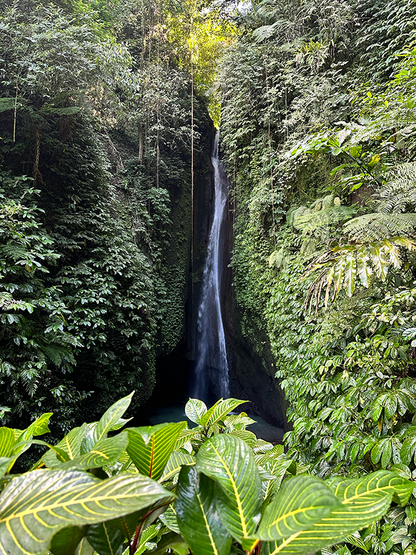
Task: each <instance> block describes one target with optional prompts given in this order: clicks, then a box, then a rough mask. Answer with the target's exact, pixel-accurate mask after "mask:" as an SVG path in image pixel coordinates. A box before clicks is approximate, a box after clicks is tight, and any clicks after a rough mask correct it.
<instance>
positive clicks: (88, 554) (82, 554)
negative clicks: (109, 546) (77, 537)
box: [75, 538, 94, 555]
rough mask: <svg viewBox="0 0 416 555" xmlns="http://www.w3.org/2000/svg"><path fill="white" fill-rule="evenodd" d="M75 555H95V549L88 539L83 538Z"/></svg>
mask: <svg viewBox="0 0 416 555" xmlns="http://www.w3.org/2000/svg"><path fill="white" fill-rule="evenodd" d="M75 555H94V548H93V547H92V545H91V544H90V542H89V541H88V540H87V538H83V539H82V540H81V541H80V543H79V545H78V547H77V548H76V550H75Z"/></svg>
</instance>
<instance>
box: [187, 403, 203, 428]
mask: <svg viewBox="0 0 416 555" xmlns="http://www.w3.org/2000/svg"><path fill="white" fill-rule="evenodd" d="M206 412H207V406H206V404H205V403H204V402H203V401H200V400H199V399H189V401H188V402H187V403H186V405H185V414H186V416H187V417H188V418H189V420H190V421H191V422H195V424H201V418H202V416H203V415H204V414H205V413H206Z"/></svg>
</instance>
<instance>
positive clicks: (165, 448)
mask: <svg viewBox="0 0 416 555" xmlns="http://www.w3.org/2000/svg"><path fill="white" fill-rule="evenodd" d="M185 426H186V422H174V423H172V424H169V423H167V424H158V425H157V426H143V427H140V428H129V429H128V430H127V433H128V436H129V445H128V447H127V452H128V454H129V455H130V457H131V459H132V461H133V462H134V464H135V466H136V468H137V470H138V471H139V472H141V473H142V474H144V475H145V476H149V477H151V478H154V479H155V480H157V479H158V478H160V477H161V475H162V474H163V471H164V468H165V466H166V463H167V462H168V460H169V457H170V455H171V453H172V451H173V448H174V446H175V443H176V440H177V438H178V436H179V433H180V431H181V430H182V429H183V428H184V427H185Z"/></svg>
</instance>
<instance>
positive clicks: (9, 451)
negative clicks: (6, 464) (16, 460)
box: [0, 428, 16, 457]
mask: <svg viewBox="0 0 416 555" xmlns="http://www.w3.org/2000/svg"><path fill="white" fill-rule="evenodd" d="M15 443H16V440H15V437H14V431H13V430H12V429H11V428H0V457H11V455H13V448H14V446H15Z"/></svg>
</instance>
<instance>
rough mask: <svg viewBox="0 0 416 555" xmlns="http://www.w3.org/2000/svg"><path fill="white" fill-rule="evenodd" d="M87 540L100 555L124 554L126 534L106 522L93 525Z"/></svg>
mask: <svg viewBox="0 0 416 555" xmlns="http://www.w3.org/2000/svg"><path fill="white" fill-rule="evenodd" d="M87 540H88V541H89V543H90V544H91V545H92V547H93V548H94V549H95V551H97V553H99V555H121V553H122V552H123V543H124V534H122V533H121V532H120V531H119V530H117V529H116V528H112V527H111V526H109V525H108V524H107V523H106V522H100V523H98V524H92V525H91V526H90V528H89V530H88V534H87Z"/></svg>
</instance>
